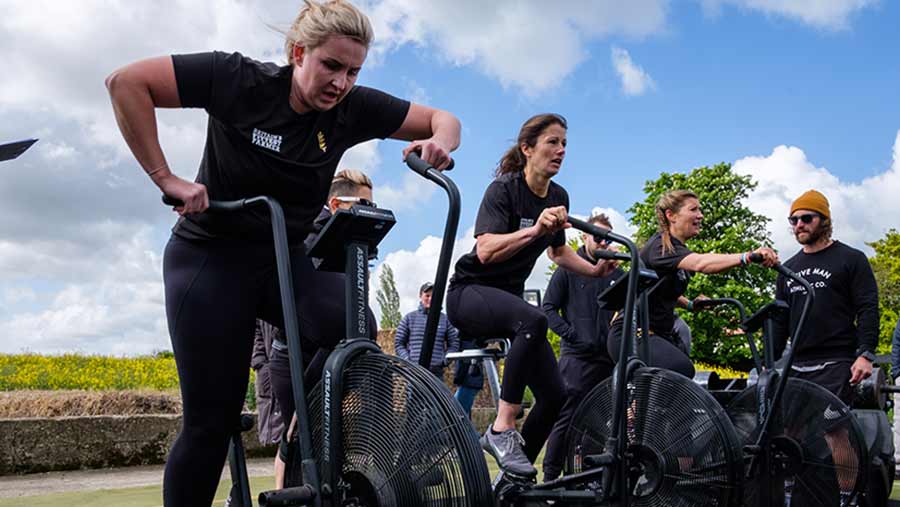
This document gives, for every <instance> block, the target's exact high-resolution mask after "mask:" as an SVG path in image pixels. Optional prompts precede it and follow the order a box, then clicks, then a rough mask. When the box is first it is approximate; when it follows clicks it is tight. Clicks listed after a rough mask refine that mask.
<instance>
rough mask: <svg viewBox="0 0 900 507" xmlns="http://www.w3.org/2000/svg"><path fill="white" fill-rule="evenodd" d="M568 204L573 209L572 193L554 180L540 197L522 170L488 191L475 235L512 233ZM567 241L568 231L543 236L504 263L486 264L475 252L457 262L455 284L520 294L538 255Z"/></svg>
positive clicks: (489, 187)
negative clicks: (486, 287)
mask: <svg viewBox="0 0 900 507" xmlns="http://www.w3.org/2000/svg"><path fill="white" fill-rule="evenodd" d="M555 206H565V208H566V210H568V209H569V194H567V193H566V190H565V189H564V188H563V187H561V186H559V185H558V184H556V183H554V182H552V181H551V182H550V188H549V189H548V191H547V196H546V197H539V196H537V195H535V194H534V192H532V191H531V188H529V187H528V183H526V182H525V173H524V172H523V171H518V172H515V173H507V174H503V175H500V176H498V177H497V178H496V179H495V180H494V181H493V182H491V184H490V185H488V188H487V190H485V192H484V197H483V198H482V199H481V207H480V208H478V217H477V218H476V219H475V237H476V238H477V237H478V236H479V235H481V234H485V233H490V234H509V233H512V232H516V231H518V230H520V229H525V228H528V227H531V226H532V225H534V224H535V223H537V219H538V217H539V216H540V215H541V212H542V211H544V209H546V208H552V207H555ZM565 244H566V234H565V232H564V231H558V232H556V233H555V234H553V235H547V234H545V235H543V236H541V237H539V238H536V239H535V240H534V241H532V242H531V243H529V244H528V245H526V246H525V247H524V248H522V249H521V250H519V251H518V252H516V253H515V254H514V255H513V256H512V257H510V258H509V259H506V260H504V261H501V262H495V263H492V264H482V263H481V261H480V260H478V255H477V254H476V253H475V252H476V248H475V247H473V248H472V252H470V253H468V254H466V255H464V256H462V257H461V258H460V259H459V261H457V262H456V272H455V274H454V275H453V279H452V280H451V283H458V284H468V283H477V284H480V285H487V286H490V287H496V288H498V289H502V290H505V291H507V292H510V293H512V294H515V295H517V296H520V295H521V294H522V291H523V290H524V289H525V280H526V279H527V278H528V275H530V274H531V270H532V268H534V263H535V261H537V258H538V257H539V256H540V255H541V254H542V253H543V252H544V251H545V250H547V247H549V246H553V247H559V246H563V245H565Z"/></svg>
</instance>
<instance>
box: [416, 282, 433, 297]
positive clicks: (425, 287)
mask: <svg viewBox="0 0 900 507" xmlns="http://www.w3.org/2000/svg"><path fill="white" fill-rule="evenodd" d="M433 288H434V284H433V283H431V282H425V283H423V284H422V287H421V288H419V295H422V294H425V293H426V292H428V291H430V290H431V289H433Z"/></svg>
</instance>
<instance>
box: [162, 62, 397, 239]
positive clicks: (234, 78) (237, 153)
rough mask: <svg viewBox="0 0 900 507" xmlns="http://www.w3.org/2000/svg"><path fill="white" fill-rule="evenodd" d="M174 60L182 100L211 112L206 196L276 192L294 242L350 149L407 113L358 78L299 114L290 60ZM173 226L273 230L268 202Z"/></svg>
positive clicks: (245, 232) (250, 234)
mask: <svg viewBox="0 0 900 507" xmlns="http://www.w3.org/2000/svg"><path fill="white" fill-rule="evenodd" d="M172 62H173V64H174V66H175V79H176V82H177V84H178V95H179V97H180V99H181V105H182V106H183V107H202V108H204V109H206V111H207V112H208V113H209V123H208V127H207V136H206V146H205V147H204V150H203V160H202V161H201V162H200V171H199V173H198V175H197V179H196V181H197V182H199V183H203V184H204V185H206V187H207V189H208V192H209V197H210V199H217V200H232V199H240V198H244V197H253V196H258V195H268V196H271V197H274V198H275V199H277V200H278V201H279V202H280V203H281V206H282V207H283V208H284V214H285V218H286V220H287V227H288V235H289V237H290V239H291V242H292V243H293V242H299V241H302V240H303V238H304V236H305V235H306V234H307V233H308V232H309V231H310V230H311V229H312V223H313V220H314V219H315V218H316V215H317V214H318V213H319V211H320V210H321V209H322V205H324V204H325V200H326V198H327V196H328V189H329V187H330V185H331V179H332V177H333V176H334V172H335V169H336V168H337V165H338V162H339V161H340V159H341V156H342V155H343V153H344V151H346V150H347V149H348V148H350V147H352V146H354V145H356V144H359V143H362V142H364V141H368V140H370V139H374V138H382V139H383V138H385V137H388V136H389V135H391V134H393V133H394V132H396V131H397V130H398V129H399V128H400V126H401V125H402V124H403V120H404V119H405V118H406V113H407V112H408V111H409V102H407V101H405V100H401V99H398V98H396V97H393V96H391V95H388V94H386V93H383V92H380V91H378V90H373V89H371V88H366V87H363V86H355V87H354V88H353V89H352V90H351V91H350V92H349V93H348V94H347V96H346V97H345V98H344V99H343V100H342V101H341V102H340V103H338V104H337V105H336V106H335V107H334V108H332V109H331V110H329V111H311V112H308V113H304V114H299V113H297V112H295V111H294V110H293V109H291V106H290V104H289V103H288V97H289V95H290V87H291V74H292V69H291V67H290V66H283V67H279V66H277V65H275V64H273V63H261V62H257V61H255V60H252V59H250V58H247V57H244V56H242V55H241V54H239V53H231V54H227V53H221V52H214V53H198V54H190V55H174V56H172ZM173 230H174V232H175V234H177V235H178V236H180V237H184V238H187V239H195V240H209V239H240V240H249V241H261V240H262V241H265V240H270V239H271V237H272V236H271V235H272V232H271V226H270V221H269V211H268V209H265V208H256V209H251V210H246V211H244V212H240V213H199V214H193V215H189V216H186V217H184V218H181V219H179V221H178V223H177V224H176V225H175V228H174V229H173Z"/></svg>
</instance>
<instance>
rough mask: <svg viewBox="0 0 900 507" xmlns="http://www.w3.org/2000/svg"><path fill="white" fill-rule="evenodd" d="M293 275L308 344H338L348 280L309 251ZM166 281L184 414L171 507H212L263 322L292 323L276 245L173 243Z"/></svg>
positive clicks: (168, 491)
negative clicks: (317, 263) (316, 265)
mask: <svg viewBox="0 0 900 507" xmlns="http://www.w3.org/2000/svg"><path fill="white" fill-rule="evenodd" d="M291 271H292V276H293V283H294V289H295V291H296V312H297V315H298V318H299V322H300V329H301V334H302V336H304V337H305V338H304V339H303V347H310V348H311V349H319V348H326V349H327V348H331V347H333V346H334V345H335V344H336V343H337V342H338V341H339V340H340V339H341V338H342V337H343V335H344V285H343V283H342V280H343V276H342V275H340V274H335V273H324V272H318V271H315V270H314V269H313V266H312V263H311V262H310V260H309V259H308V258H307V257H306V254H305V253H304V251H303V248H302V247H295V248H292V249H291ZM163 278H164V281H165V292H166V317H167V319H168V324H169V334H170V335H171V337H172V347H173V349H174V351H175V363H176V365H177V367H178V376H179V380H180V385H181V397H182V400H183V410H184V417H183V420H182V428H181V432H180V433H179V435H178V438H177V439H176V440H175V443H174V444H173V446H172V449H171V451H170V453H169V458H168V460H167V462H166V471H165V478H164V480H163V499H164V504H165V505H166V507H181V506H197V505H210V504H211V503H212V501H213V497H214V495H215V491H216V487H217V486H218V482H219V478H220V475H221V473H222V466H223V464H224V463H225V457H226V454H227V451H228V438H229V436H230V435H231V434H232V432H233V431H234V430H235V429H236V428H237V424H238V420H239V416H240V413H241V408H242V406H243V404H244V396H245V393H246V390H247V381H248V376H249V372H250V368H249V366H250V354H251V350H252V348H253V330H254V326H255V322H256V318H257V317H259V318H262V319H263V320H266V321H267V322H270V323H272V324H273V325H276V326H279V327H282V328H283V327H284V319H283V313H282V307H281V298H280V296H279V291H278V277H277V273H276V268H275V253H274V249H273V247H272V245H271V244H239V243H224V242H193V241H188V240H184V239H181V238H178V237H172V238H171V239H170V240H169V243H168V245H167V246H166V251H165V258H164V263H163ZM336 280H337V283H336Z"/></svg>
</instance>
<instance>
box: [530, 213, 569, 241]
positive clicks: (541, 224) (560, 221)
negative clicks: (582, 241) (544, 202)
mask: <svg viewBox="0 0 900 507" xmlns="http://www.w3.org/2000/svg"><path fill="white" fill-rule="evenodd" d="M568 219H569V214H568V213H567V212H566V208H565V206H554V207H552V208H544V210H543V211H541V215H540V216H539V217H538V219H537V223H535V224H534V227H536V228H537V235H538V236H543V235H544V234H553V233H555V232H556V231H559V230H561V229H568V228H569V227H572V224H570V223H569V222H568Z"/></svg>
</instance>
